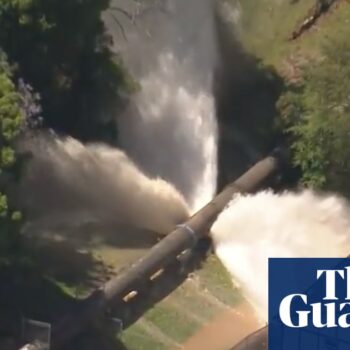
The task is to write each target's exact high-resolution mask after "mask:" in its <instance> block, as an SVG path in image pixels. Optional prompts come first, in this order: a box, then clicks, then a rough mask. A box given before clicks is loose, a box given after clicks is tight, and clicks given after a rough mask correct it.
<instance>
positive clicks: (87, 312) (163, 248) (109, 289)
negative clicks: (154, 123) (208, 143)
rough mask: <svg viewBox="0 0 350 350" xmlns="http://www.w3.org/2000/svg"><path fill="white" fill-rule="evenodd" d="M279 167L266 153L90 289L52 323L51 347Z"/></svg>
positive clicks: (189, 243) (192, 241)
mask: <svg viewBox="0 0 350 350" xmlns="http://www.w3.org/2000/svg"><path fill="white" fill-rule="evenodd" d="M280 166H281V159H279V157H278V156H277V155H272V156H269V157H267V158H265V159H263V160H261V161H260V162H258V163H257V164H255V165H254V166H253V167H252V168H250V169H249V170H248V171H247V172H246V173H245V174H243V175H242V176H241V177H240V178H238V179H237V180H236V181H235V182H233V183H231V184H230V185H228V186H227V187H226V188H225V189H224V190H223V191H222V192H221V193H220V194H219V195H217V196H216V197H215V198H214V199H213V200H212V201H211V202H209V203H208V204H207V205H206V206H204V207H203V208H202V209H201V210H199V211H198V212H197V213H196V214H194V215H193V216H192V217H190V218H189V219H188V220H187V221H186V222H185V223H183V224H182V225H179V226H177V227H176V228H175V230H174V231H172V232H171V233H170V234H169V235H168V236H166V237H165V238H164V239H163V240H161V241H160V242H159V243H158V244H156V245H155V246H153V247H152V248H151V249H150V250H149V252H148V253H147V254H146V255H145V256H144V257H142V258H141V259H139V260H138V261H137V262H135V263H134V264H133V265H132V266H131V267H130V268H128V269H126V270H125V271H123V272H122V273H120V274H119V275H117V276H116V277H115V278H113V279H111V280H110V281H108V282H107V283H106V284H105V285H103V286H102V287H100V288H99V289H97V290H96V291H94V292H93V293H92V294H91V295H90V296H89V297H88V298H87V299H86V300H84V301H83V302H82V304H81V305H80V307H79V309H78V310H75V312H72V314H70V315H67V317H66V318H64V319H63V320H62V321H61V322H59V323H58V324H56V325H54V327H53V330H52V346H53V348H55V349H56V348H59V347H60V346H61V345H63V344H64V343H65V342H67V341H68V340H69V339H70V338H72V337H73V336H75V335H77V334H78V333H79V332H80V331H81V330H82V329H83V328H84V327H85V326H86V325H87V324H88V323H89V322H90V321H92V320H93V319H94V318H95V317H98V315H102V314H103V312H105V311H106V309H107V308H108V307H110V306H112V305H113V303H116V302H118V301H120V300H122V299H123V298H124V297H125V296H126V295H128V293H132V292H135V291H136V292H137V290H138V288H140V287H141V286H142V285H145V284H147V282H148V281H149V280H150V278H151V276H152V275H154V274H155V273H157V271H159V270H160V269H162V268H163V267H164V266H167V265H168V264H170V263H171V262H172V261H174V260H175V259H177V258H178V257H179V255H180V254H181V253H183V252H184V251H186V250H189V249H192V248H193V247H195V245H196V244H197V242H198V241H199V240H200V239H201V238H203V237H205V236H206V235H208V233H209V230H210V228H211V226H212V225H213V224H214V222H215V221H216V219H217V217H218V216H219V214H220V213H221V212H222V211H223V210H224V209H225V207H226V206H227V205H228V203H229V202H230V201H231V199H232V198H233V196H234V195H235V194H237V193H242V192H243V193H250V192H254V191H256V190H258V189H259V188H261V187H262V186H263V185H264V184H265V183H266V181H267V180H268V179H271V177H273V176H274V175H276V173H278V172H279V170H280ZM145 205H147V203H145Z"/></svg>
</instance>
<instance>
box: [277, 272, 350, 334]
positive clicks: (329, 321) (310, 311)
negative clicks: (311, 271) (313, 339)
mask: <svg viewBox="0 0 350 350" xmlns="http://www.w3.org/2000/svg"><path fill="white" fill-rule="evenodd" d="M322 275H324V277H325V283H324V284H325V296H324V297H323V298H322V302H318V303H311V304H308V296H307V294H290V295H287V296H286V297H284V298H283V300H282V301H281V304H280V307H279V316H280V318H281V321H282V322H283V324H285V325H286V326H287V327H291V328H302V327H307V326H308V325H309V322H312V325H313V326H314V327H316V328H323V327H329V328H331V327H337V326H339V327H342V328H349V327H350V323H349V321H350V318H349V316H350V267H349V266H347V267H346V268H345V269H344V270H317V275H316V278H317V279H320V277H321V276H322ZM337 277H338V278H341V279H343V280H344V279H345V281H344V283H345V285H346V300H347V301H344V302H341V303H336V302H331V301H339V299H340V298H338V297H337V294H336V291H337V288H336V279H337ZM296 299H299V301H300V302H301V303H302V304H303V306H305V307H306V308H307V310H304V311H302V310H298V311H295V312H296V313H297V315H298V320H297V322H296V323H294V322H293V321H292V317H291V312H292V304H293V301H296ZM337 311H339V312H344V314H341V315H340V316H339V317H337V316H336V315H337ZM346 311H347V312H346ZM323 313H325V317H326V319H325V321H322V314H323Z"/></svg>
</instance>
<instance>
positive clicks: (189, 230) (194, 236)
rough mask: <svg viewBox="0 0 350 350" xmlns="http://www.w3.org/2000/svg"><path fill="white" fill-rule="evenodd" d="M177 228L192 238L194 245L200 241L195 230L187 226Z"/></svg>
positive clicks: (182, 225)
mask: <svg viewBox="0 0 350 350" xmlns="http://www.w3.org/2000/svg"><path fill="white" fill-rule="evenodd" d="M176 227H177V228H180V229H184V230H185V231H186V232H187V233H188V234H189V235H190V236H191V237H192V240H193V243H194V244H196V243H197V241H198V237H197V234H196V232H195V231H194V230H193V228H192V227H190V226H188V225H187V224H180V225H177V226H176Z"/></svg>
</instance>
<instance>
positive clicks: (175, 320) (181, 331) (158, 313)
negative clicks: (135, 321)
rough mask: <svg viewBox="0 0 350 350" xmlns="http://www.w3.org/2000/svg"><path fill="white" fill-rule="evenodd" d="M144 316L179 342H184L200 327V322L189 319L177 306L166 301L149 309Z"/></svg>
mask: <svg viewBox="0 0 350 350" xmlns="http://www.w3.org/2000/svg"><path fill="white" fill-rule="evenodd" d="M144 318H145V319H146V320H148V321H150V322H152V323H153V324H154V325H155V326H156V327H157V328H158V329H159V330H160V331H162V332H163V333H164V334H166V335H167V336H168V337H170V338H171V339H173V340H174V341H177V342H179V343H181V342H184V341H185V340H186V339H188V338H189V337H190V336H191V335H193V334H194V333H195V332H196V331H197V330H198V329H199V328H200V324H199V323H198V322H195V321H193V319H189V318H188V317H187V316H186V315H185V314H183V313H182V312H179V310H177V309H176V308H175V307H172V306H168V305H167V304H166V303H162V304H159V305H157V306H155V307H154V308H153V309H151V310H149V311H148V312H147V313H146V314H145V316H144Z"/></svg>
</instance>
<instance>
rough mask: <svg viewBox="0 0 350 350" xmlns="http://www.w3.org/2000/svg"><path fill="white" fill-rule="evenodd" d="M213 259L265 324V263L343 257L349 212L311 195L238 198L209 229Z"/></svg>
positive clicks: (335, 201)
mask: <svg viewBox="0 0 350 350" xmlns="http://www.w3.org/2000/svg"><path fill="white" fill-rule="evenodd" d="M212 232H213V238H214V242H215V248H216V253H217V255H218V256H219V258H220V259H221V260H222V262H223V264H224V265H225V266H226V268H227V269H228V270H229V271H230V272H231V274H232V276H233V279H234V281H235V282H236V283H237V284H238V285H239V286H240V287H241V289H242V291H243V293H244V294H245V296H246V297H247V299H248V300H249V301H250V302H251V303H252V304H253V306H255V307H256V310H257V311H258V315H259V316H260V317H261V318H262V319H263V320H266V319H267V292H268V288H267V283H268V258H269V257H346V256H347V255H348V254H349V253H350V208H349V206H348V203H347V202H346V201H345V200H344V199H341V198H339V197H337V196H335V195H329V196H321V195H317V194H315V193H313V192H311V191H304V192H301V193H289V192H286V193H284V194H280V195H278V194H274V193H272V192H269V191H267V192H261V193H258V194H256V195H247V196H238V197H236V198H235V199H234V200H233V201H232V202H231V204H230V205H229V207H228V208H227V209H226V210H225V211H224V212H223V213H222V214H221V215H220V216H219V218H218V220H217V222H216V223H215V224H214V226H213V229H212Z"/></svg>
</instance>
